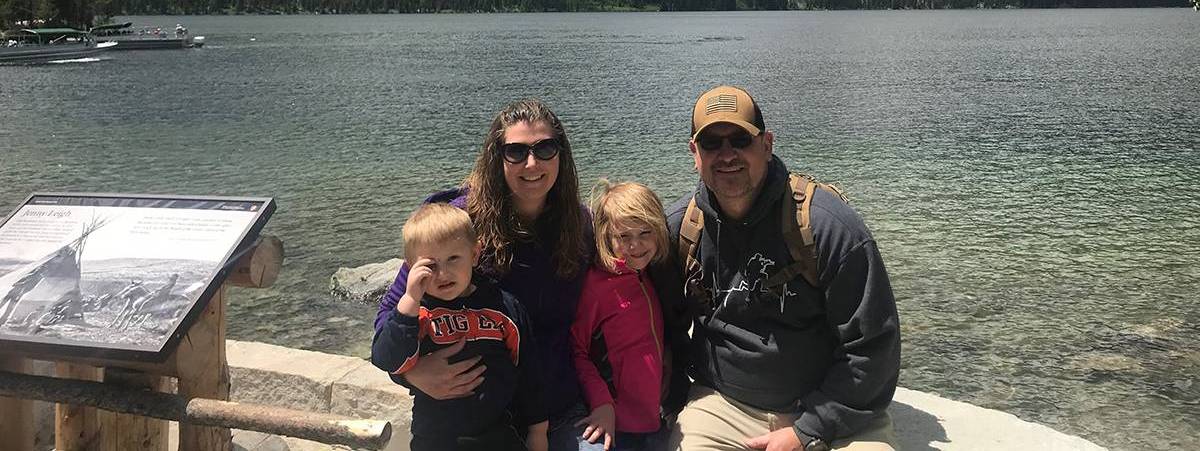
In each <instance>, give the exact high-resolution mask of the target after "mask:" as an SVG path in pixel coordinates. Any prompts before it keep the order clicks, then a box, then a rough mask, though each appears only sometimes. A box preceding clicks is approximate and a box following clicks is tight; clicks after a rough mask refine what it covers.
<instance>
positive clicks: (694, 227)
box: [679, 196, 709, 302]
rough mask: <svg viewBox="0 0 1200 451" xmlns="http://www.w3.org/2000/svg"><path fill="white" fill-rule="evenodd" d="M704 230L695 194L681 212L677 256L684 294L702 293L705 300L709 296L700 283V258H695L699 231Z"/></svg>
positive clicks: (702, 218)
mask: <svg viewBox="0 0 1200 451" xmlns="http://www.w3.org/2000/svg"><path fill="white" fill-rule="evenodd" d="M702 230H704V212H703V211H701V210H700V208H698V207H696V196H692V199H691V200H689V201H688V206H687V210H686V211H684V213H683V222H682V223H681V224H680V226H679V256H680V257H681V258H680V260H679V261H680V262H681V263H683V267H682V268H681V269H682V270H683V272H682V274H683V280H684V295H685V296H686V295H687V294H688V291H691V292H695V293H701V294H704V296H702V297H703V298H704V301H705V302H708V301H709V297H708V296H707V293H706V291H707V290H705V289H704V286H703V284H701V283H700V278H701V277H702V271H701V268H700V260H697V259H696V248H697V247H699V246H700V232H701V231H702Z"/></svg>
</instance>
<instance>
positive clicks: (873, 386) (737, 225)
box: [667, 157, 900, 441]
mask: <svg viewBox="0 0 1200 451" xmlns="http://www.w3.org/2000/svg"><path fill="white" fill-rule="evenodd" d="M694 195H695V197H696V205H697V207H699V208H700V209H701V210H702V211H703V212H704V229H703V233H702V234H701V237H700V243H699V245H698V249H697V252H696V254H697V255H696V258H697V259H698V260H699V261H700V262H701V264H702V267H703V271H702V272H703V274H691V275H687V276H688V277H692V278H694V277H702V285H703V287H704V288H705V289H706V291H707V292H708V293H707V296H705V294H703V293H699V292H691V291H689V292H688V293H686V294H687V296H688V298H687V302H688V304H689V306H690V307H692V308H693V309H694V310H693V313H694V315H695V316H694V324H693V329H692V345H691V348H690V352H689V354H690V359H691V360H690V362H691V368H690V372H691V376H692V377H693V378H694V379H695V380H696V383H698V384H701V385H705V386H709V387H712V388H714V389H716V390H717V391H718V392H720V393H722V394H724V395H725V396H728V397H731V398H733V399H735V400H737V401H740V402H742V403H745V404H748V405H750V406H753V407H757V408H760V409H765V410H770V411H775V412H788V413H795V412H800V413H801V415H800V417H799V419H798V420H796V423H795V427H796V429H798V430H799V431H800V432H802V433H804V434H806V435H809V436H815V437H821V438H823V439H825V440H826V441H832V440H834V439H837V438H842V437H847V436H850V435H853V434H855V433H857V432H860V431H861V430H863V429H864V428H865V427H866V426H867V423H868V422H869V421H870V420H872V419H873V418H874V417H875V416H876V415H877V414H882V413H883V412H884V410H885V409H887V406H888V403H890V402H891V399H892V395H893V394H894V393H895V391H896V381H897V379H898V378H899V371H900V326H899V320H898V318H897V315H896V301H895V298H894V297H893V296H892V287H891V284H890V283H889V281H888V276H887V271H886V270H885V269H884V267H883V261H882V259H881V258H880V256H879V250H878V249H877V248H876V245H875V241H874V239H872V238H871V234H870V232H869V231H868V230H867V227H866V225H865V224H863V221H862V218H860V217H859V216H858V214H857V213H855V211H854V210H853V209H852V208H850V207H849V206H848V205H846V204H845V203H843V202H842V201H841V200H840V199H838V198H837V197H836V196H834V195H832V194H830V193H828V192H825V191H823V190H816V192H815V194H814V197H813V201H812V204H811V207H810V212H811V216H810V217H811V224H812V230H813V235H814V236H815V240H816V246H817V265H818V271H819V274H820V278H819V280H820V283H819V285H820V286H817V287H814V286H811V285H809V284H808V282H807V281H805V280H804V278H803V277H800V276H797V277H796V278H795V279H793V280H792V281H791V282H789V283H788V284H787V290H786V292H782V293H781V290H780V289H778V288H776V289H774V290H770V289H768V288H766V287H763V280H764V279H766V278H767V277H768V275H771V274H774V272H775V271H777V270H779V269H780V268H783V267H785V266H787V265H789V264H791V263H792V258H791V255H790V254H789V253H788V247H787V244H786V243H785V242H784V240H783V226H782V223H781V221H782V215H781V214H780V208H781V205H780V202H782V201H784V200H785V199H787V198H788V196H791V187H790V186H789V185H788V171H787V168H786V167H785V166H784V165H783V162H782V161H780V160H779V158H778V157H772V160H771V162H770V164H769V166H768V170H767V175H766V181H765V182H764V184H763V189H762V192H761V193H759V196H758V198H757V199H756V200H755V202H754V206H753V207H752V208H751V209H750V211H749V213H748V214H747V216H746V218H745V219H744V220H742V221H736V220H733V219H730V218H728V217H727V216H725V215H724V213H722V212H721V210H720V207H719V206H718V205H717V203H716V200H715V198H714V197H713V196H712V194H711V193H710V192H709V191H708V189H706V188H705V186H704V184H703V183H700V184H699V185H698V186H697V188H696V191H695V193H694ZM691 197H692V195H688V196H685V197H684V198H682V199H680V200H679V201H677V202H676V203H675V204H674V205H673V206H672V207H671V208H669V209H668V212H669V216H668V219H667V222H668V223H669V226H670V230H671V237H672V239H673V240H674V241H675V243H678V239H679V227H680V223H681V221H682V218H683V214H684V211H685V210H686V208H687V204H688V199H690V198H691ZM673 249H678V247H677V246H673ZM679 257H680V260H679V261H683V260H682V258H683V256H679ZM696 291H704V290H696Z"/></svg>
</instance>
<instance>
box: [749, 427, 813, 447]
mask: <svg viewBox="0 0 1200 451" xmlns="http://www.w3.org/2000/svg"><path fill="white" fill-rule="evenodd" d="M745 443H746V446H749V447H750V448H752V449H765V450H767V451H796V450H799V449H800V448H801V446H803V444H802V443H800V437H798V436H796V431H794V430H792V428H790V427H786V428H783V429H780V430H777V431H775V432H772V433H770V434H766V435H760V436H758V437H754V438H749V439H746V442H745Z"/></svg>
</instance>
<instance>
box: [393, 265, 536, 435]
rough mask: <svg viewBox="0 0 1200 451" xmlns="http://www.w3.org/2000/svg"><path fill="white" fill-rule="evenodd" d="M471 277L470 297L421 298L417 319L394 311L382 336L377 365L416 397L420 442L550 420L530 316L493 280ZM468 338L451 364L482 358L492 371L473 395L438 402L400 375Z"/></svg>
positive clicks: (415, 428)
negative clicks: (420, 360)
mask: <svg viewBox="0 0 1200 451" xmlns="http://www.w3.org/2000/svg"><path fill="white" fill-rule="evenodd" d="M472 279H473V280H472V283H474V284H475V291H474V292H472V293H471V294H469V295H464V296H460V297H458V298H457V299H454V300H450V301H444V300H441V299H437V298H432V297H429V296H425V297H424V298H422V299H421V309H420V314H419V316H417V317H412V316H408V315H403V314H401V313H400V312H398V311H396V310H395V309H392V312H391V313H390V314H389V315H388V318H387V321H386V323H384V324H383V325H382V327H380V328H379V330H377V331H376V333H375V339H374V342H373V343H372V345H371V363H373V364H374V365H375V366H376V367H378V368H380V369H382V370H384V371H387V372H388V373H390V374H391V376H392V380H393V381H395V382H396V383H398V384H401V385H404V386H405V387H408V388H409V389H410V390H411V391H412V394H413V422H412V433H413V435H414V436H421V437H464V436H475V435H480V434H483V433H484V432H487V431H488V430H489V429H491V428H494V427H496V426H497V425H499V424H501V423H505V422H508V423H511V424H512V426H514V427H517V428H521V429H520V430H523V428H524V427H526V426H529V425H532V424H537V423H540V422H542V421H545V420H546V418H547V414H546V406H545V400H544V399H543V395H542V379H541V371H540V368H539V363H538V361H537V360H538V359H537V353H536V352H534V351H533V349H534V347H533V346H534V344H533V336H532V335H531V333H530V332H529V319H528V317H527V316H526V315H525V311H524V310H523V309H522V308H521V306H520V303H518V302H517V300H516V298H514V297H513V296H512V295H510V294H508V293H507V292H505V291H503V290H501V289H499V288H497V287H496V285H494V284H492V283H491V282H489V281H487V278H486V277H479V276H475V277H472ZM462 339H466V340H467V343H466V346H465V347H464V348H463V350H462V352H460V353H459V354H458V355H455V356H453V357H451V358H450V363H454V362H458V361H462V360H466V359H469V358H471V357H474V356H477V355H479V356H483V358H482V359H480V361H479V364H482V365H486V366H487V370H486V371H485V372H484V374H483V378H484V380H483V383H482V384H480V385H479V387H477V388H475V394H474V395H471V396H467V397H463V398H457V399H447V400H436V399H433V398H431V397H429V395H426V394H425V393H423V392H421V391H420V390H419V389H417V388H416V387H413V386H412V385H409V384H408V382H407V381H405V380H404V378H403V377H401V374H403V373H404V372H405V371H407V370H408V369H410V368H412V367H413V366H414V365H415V364H416V362H417V360H419V359H420V358H422V357H423V356H425V355H428V354H429V353H431V352H433V351H436V350H438V349H441V348H444V347H447V346H450V345H453V344H455V343H457V342H458V341H459V340H462Z"/></svg>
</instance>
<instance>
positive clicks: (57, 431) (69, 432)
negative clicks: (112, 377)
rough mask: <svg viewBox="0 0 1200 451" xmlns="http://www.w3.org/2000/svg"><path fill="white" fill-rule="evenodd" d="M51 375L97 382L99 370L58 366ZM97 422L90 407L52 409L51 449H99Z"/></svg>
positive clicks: (99, 377) (56, 406) (69, 406)
mask: <svg viewBox="0 0 1200 451" xmlns="http://www.w3.org/2000/svg"><path fill="white" fill-rule="evenodd" d="M54 373H55V375H57V376H58V377H61V378H66V379H80V380H85V381H98V380H101V378H102V375H103V374H104V371H103V370H102V369H100V368H96V367H94V366H88V365H79V364H74V363H61V362H60V363H58V364H57V365H55V368H54ZM99 437H100V418H99V414H98V413H97V410H96V409H94V408H91V407H84V406H76V405H71V404H55V405H54V448H55V449H57V450H58V451H76V450H85V449H91V448H93V447H95V446H97V445H99V441H98V440H99Z"/></svg>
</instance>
